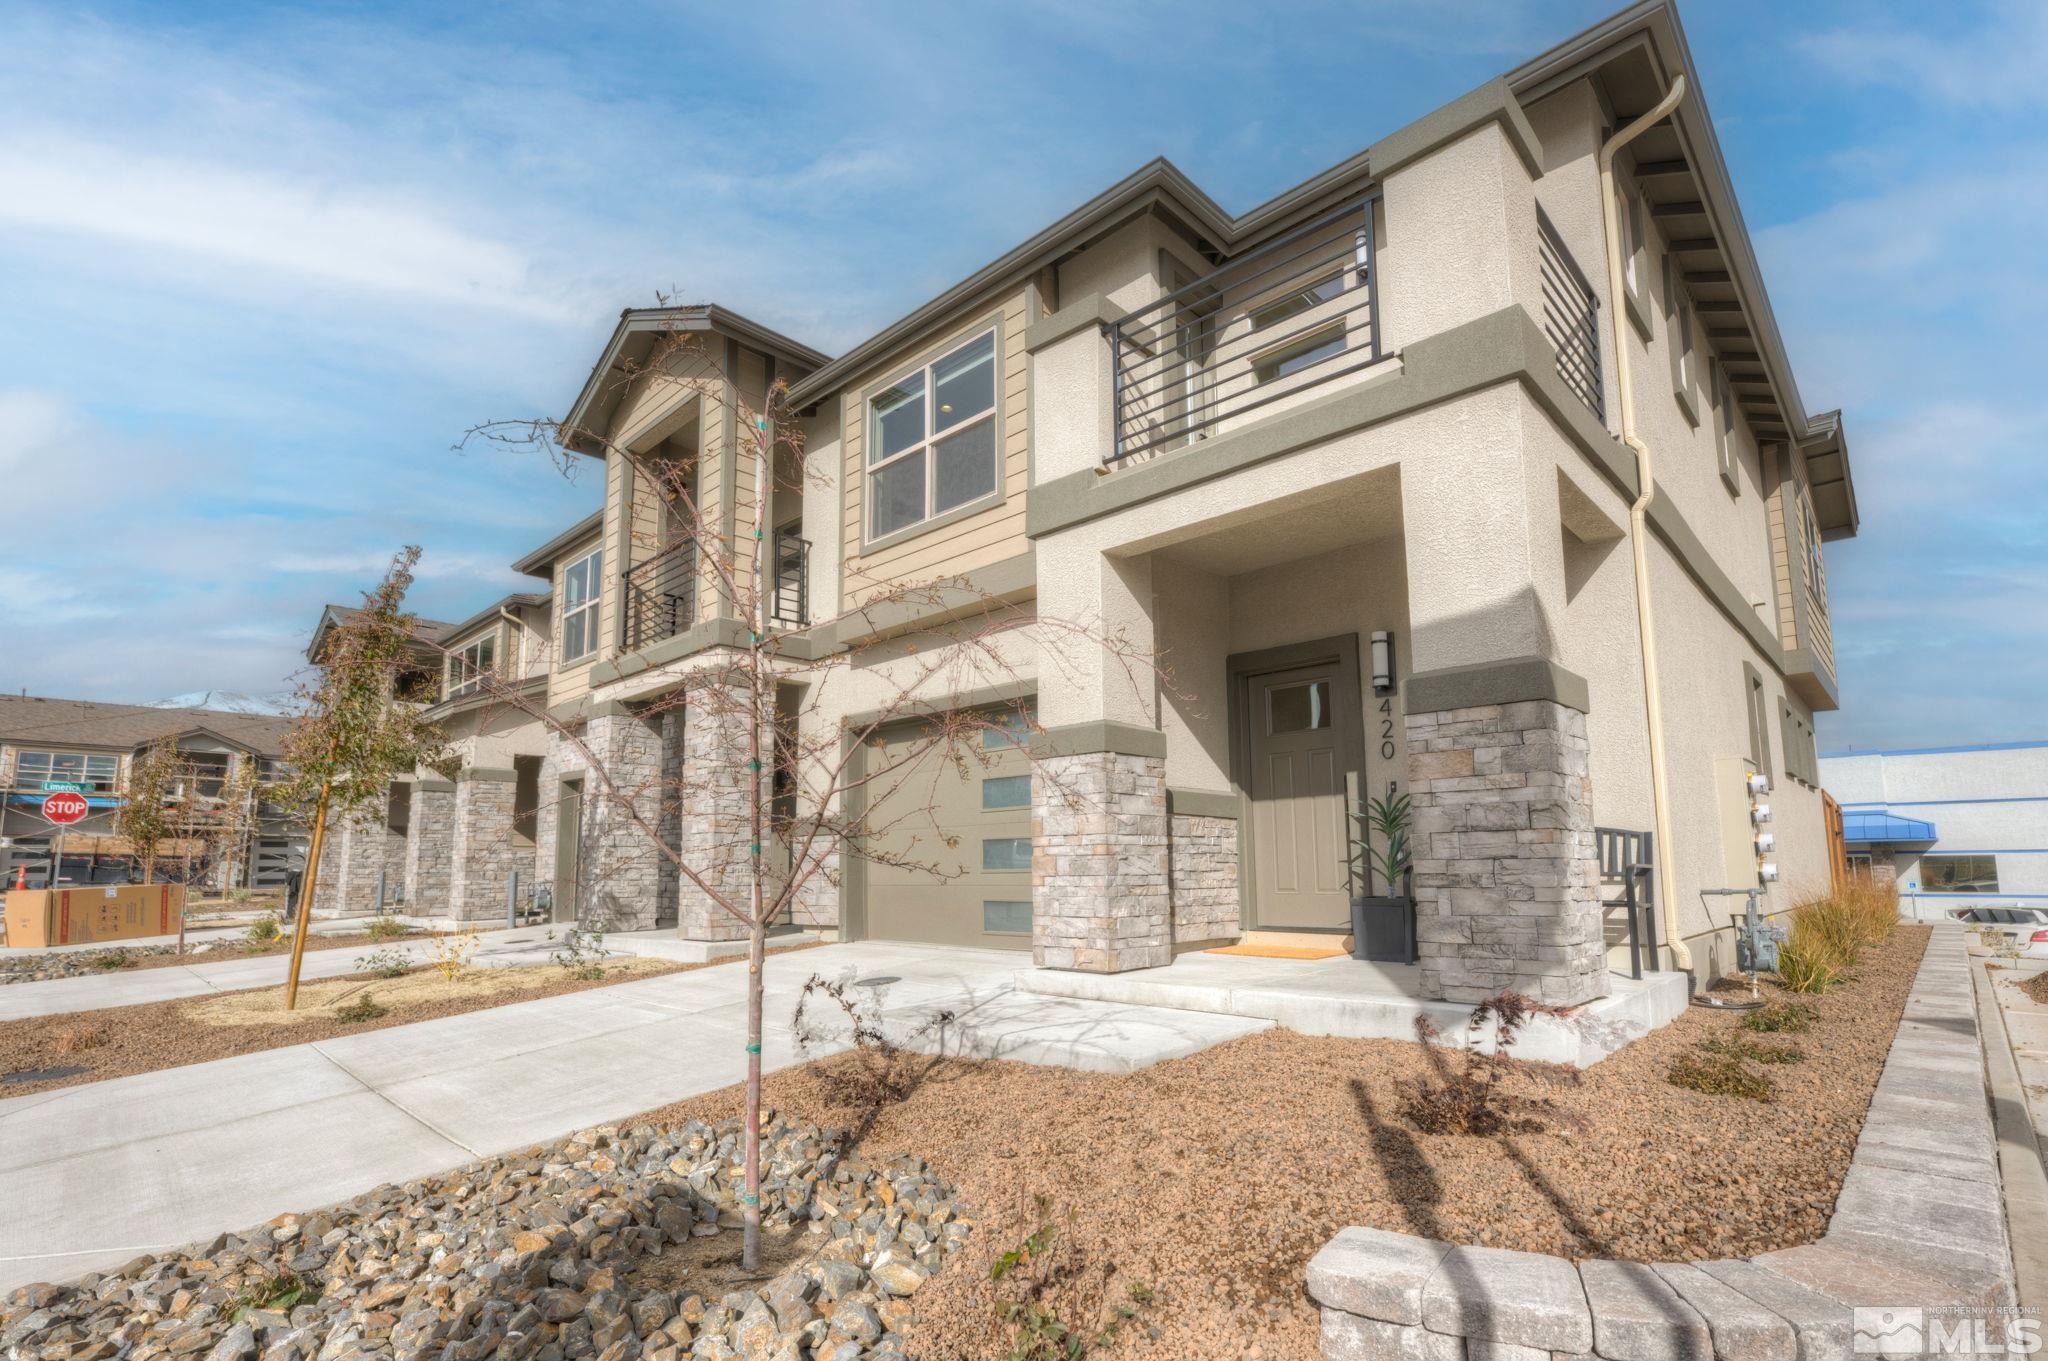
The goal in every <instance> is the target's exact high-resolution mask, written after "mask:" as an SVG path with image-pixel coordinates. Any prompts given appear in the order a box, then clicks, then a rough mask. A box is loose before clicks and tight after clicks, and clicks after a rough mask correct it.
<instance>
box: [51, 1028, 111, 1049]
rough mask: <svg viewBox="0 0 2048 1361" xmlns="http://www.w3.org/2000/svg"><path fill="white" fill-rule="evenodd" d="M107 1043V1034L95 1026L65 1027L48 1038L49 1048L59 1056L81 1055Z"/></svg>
mask: <svg viewBox="0 0 2048 1361" xmlns="http://www.w3.org/2000/svg"><path fill="white" fill-rule="evenodd" d="M106 1042H107V1032H106V1031H105V1030H103V1029H101V1028H100V1027H99V1026H96V1025H67V1026H65V1027H64V1028H63V1029H62V1030H59V1031H58V1032H57V1033H56V1034H55V1035H53V1036H52V1037H51V1038H50V1047H51V1048H52V1049H54V1050H56V1051H57V1052H58V1053H60V1054H83V1053H86V1052H88V1051H89V1050H93V1049H98V1048H100V1047H101V1046H103V1045H104V1044H106Z"/></svg>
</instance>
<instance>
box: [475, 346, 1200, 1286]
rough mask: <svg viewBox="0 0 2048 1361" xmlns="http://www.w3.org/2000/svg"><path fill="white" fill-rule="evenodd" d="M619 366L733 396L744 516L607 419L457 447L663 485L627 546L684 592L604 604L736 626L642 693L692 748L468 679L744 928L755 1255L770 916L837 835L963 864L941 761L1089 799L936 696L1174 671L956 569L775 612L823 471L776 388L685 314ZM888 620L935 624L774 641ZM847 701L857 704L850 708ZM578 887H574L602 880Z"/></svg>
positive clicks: (942, 864) (1111, 636) (981, 721)
mask: <svg viewBox="0 0 2048 1361" xmlns="http://www.w3.org/2000/svg"><path fill="white" fill-rule="evenodd" d="M615 381H617V382H618V383H619V384H620V385H621V386H622V387H625V386H633V387H634V389H635V390H636V391H640V390H644V389H645V388H647V387H661V386H666V387H668V388H670V389H672V390H673V391H672V393H671V395H673V396H676V397H678V398H681V397H686V396H695V397H696V398H697V399H698V400H699V401H700V402H701V403H703V405H702V406H701V407H700V411H702V412H707V413H718V415H717V416H712V415H705V416H703V417H701V420H702V423H703V424H704V425H706V426H709V425H711V424H712V423H713V421H714V420H715V419H722V415H723V411H722V408H723V406H724V404H726V403H733V404H734V405H736V406H737V407H738V408H739V409H738V410H737V411H736V412H735V413H734V415H735V419H734V420H733V421H732V422H731V423H730V424H729V425H727V426H726V428H727V429H731V430H734V431H736V432H737V434H738V437H739V438H740V440H741V448H740V451H739V452H740V458H739V459H738V460H736V461H735V463H734V464H733V465H732V466H734V467H735V469H736V471H738V472H739V473H740V479H739V481H740V483H741V485H740V486H739V487H737V488H733V487H728V488H726V489H725V491H724V492H723V493H722V494H723V495H724V496H738V497H739V508H740V509H741V510H743V511H745V512H746V513H745V515H744V517H743V518H742V517H741V516H738V515H735V516H733V520H732V522H733V523H735V524H737V525H739V526H742V528H741V529H740V531H739V533H737V534H728V533H727V531H726V529H725V523H726V521H725V515H723V514H717V513H711V512H710V511H709V510H708V509H707V507H705V506H704V505H702V504H700V503H699V500H698V497H697V494H696V479H695V478H694V476H693V469H692V467H691V466H690V464H689V463H688V462H687V461H686V460H679V459H676V458H672V457H664V456H660V455H658V454H651V453H649V452H646V451H644V450H636V449H633V448H630V447H628V446H626V445H624V444H618V443H614V442H612V441H611V440H610V439H609V438H608V437H607V436H606V435H605V434H604V432H601V431H593V430H590V429H583V428H578V429H571V428H569V427H567V426H566V425H564V424H563V423H561V422H557V421H550V420H523V421H497V422H489V423H486V424H484V425H480V426H477V427H475V428H474V429H472V430H471V431H470V432H469V434H468V436H466V437H465V443H467V442H468V441H469V440H479V441H486V442H496V443H502V444H511V445H525V446H538V447H540V448H542V449H544V450H546V451H547V452H548V453H549V454H550V455H551V456H553V457H555V458H556V460H557V462H558V463H559V464H561V465H563V466H567V465H568V463H569V462H570V457H569V455H568V454H567V452H566V451H567V450H568V449H569V448H571V447H575V448H578V449H584V450H591V449H598V450H602V452H603V453H604V455H605V457H606V458H608V459H619V460H622V461H623V462H624V463H625V464H626V465H627V467H628V469H629V472H628V476H629V477H630V478H631V479H633V482H632V485H634V486H635V487H636V488H637V489H644V491H645V492H647V493H649V494H651V495H652V496H653V497H655V498H658V500H659V503H660V514H659V516H658V517H657V518H658V520H659V528H658V529H654V530H647V529H642V530H641V531H639V532H638V533H636V534H635V540H636V543H635V546H636V548H638V549H639V550H641V552H640V556H641V558H642V561H643V562H652V561H655V560H658V559H666V560H671V561H672V562H675V563H680V564H682V566H681V567H679V568H677V573H678V579H687V580H688V581H690V582H693V583H696V584H695V585H693V586H690V587H688V588H686V593H687V599H684V598H683V596H684V594H685V592H671V593H670V594H668V595H666V596H664V597H662V598H661V599H658V600H652V599H638V598H635V597H634V596H633V595H632V594H631V593H630V591H629V592H628V594H627V595H625V596H624V597H623V598H622V600H621V605H620V608H621V610H622V611H624V612H626V614H627V615H628V619H629V627H628V632H629V634H630V633H631V632H632V629H631V627H630V625H631V621H633V620H636V619H640V618H643V617H644V616H643V615H642V614H639V613H636V612H639V611H648V610H661V611H666V612H668V615H671V616H672V615H678V614H679V617H667V616H664V620H663V624H662V625H661V627H663V628H665V630H666V632H668V633H678V632H681V631H682V630H683V629H684V628H687V627H688V626H689V625H690V624H693V623H695V622H697V621H698V619H699V617H700V616H701V615H702V614H703V613H704V611H702V610H700V609H699V608H698V604H699V601H700V600H702V599H703V598H704V592H705V591H707V590H708V591H709V592H710V593H711V597H712V609H713V611H715V614H716V615H717V616H722V617H724V618H727V619H731V620H734V621H736V622H737V623H738V624H739V625H740V629H739V632H738V633H737V634H736V635H735V641H734V642H732V643H730V644H723V645H718V646H714V647H710V648H707V649H705V650H703V651H701V652H698V653H695V654H693V655H691V656H689V657H687V658H685V659H683V660H682V662H681V663H679V664H678V667H677V673H676V675H675V680H676V682H677V683H676V684H675V685H674V686H673V688H671V689H669V690H667V691H666V692H665V693H662V694H660V695H658V696H657V697H654V698H652V699H650V700H648V701H646V702H645V704H644V705H643V706H642V707H641V708H640V709H639V710H638V717H639V719H640V720H641V721H643V722H645V723H647V724H649V725H653V726H657V727H659V728H660V729H661V730H662V731H664V732H667V733H672V732H673V729H672V728H670V727H668V726H666V725H669V724H670V723H671V722H672V721H683V722H687V723H688V724H690V725H693V732H692V734H691V736H690V738H689V745H688V748H687V753H688V757H687V759H686V760H683V761H680V762H676V763H674V767H679V770H678V769H676V768H673V767H669V766H667V765H665V766H664V769H663V773H661V774H660V775H658V776H656V777H653V778H649V777H647V776H646V775H645V774H644V773H643V772H642V770H640V769H633V770H628V769H623V768H621V766H620V763H619V762H617V761H615V760H613V759H612V756H611V753H609V752H607V751H601V750H597V749H596V748H595V747H594V745H593V743H592V742H591V741H590V739H589V735H588V734H587V733H586V732H585V731H583V730H580V729H579V728H577V727H574V726H571V725H568V724H565V723H563V722H561V721H560V720H558V719H556V718H554V717H552V716H550V715H549V714H548V712H547V710H546V709H545V707H544V706H542V705H540V704H537V703H535V702H534V701H533V700H532V699H530V698H528V697H526V696H525V695H523V694H522V693H521V692H520V691H519V690H518V689H517V688H516V686H515V685H513V684H512V683H510V682H508V680H507V679H505V678H503V677H499V676H487V677H486V678H485V679H484V687H485V688H486V689H487V691H488V692H489V693H491V695H492V696H493V698H494V701H495V702H497V703H500V704H503V705H506V706H509V707H515V708H518V709H520V710H522V711H523V712H525V713H526V714H528V715H529V716H530V717H532V718H533V719H535V720H536V721H539V722H541V723H543V724H545V725H546V726H547V727H548V728H549V730H550V731H551V732H552V733H553V734H554V735H555V736H556V738H557V739H558V743H559V745H560V746H561V747H564V748H566V749H567V750H568V751H569V752H572V753H573V754H574V759H575V760H578V761H580V762H581V763H582V765H583V769H584V775H585V781H586V788H585V792H584V796H583V798H584V803H585V816H586V819H589V818H591V817H592V816H593V815H598V816H602V817H604V818H606V819H608V820H611V821H614V822H623V823H624V824H626V825H627V826H630V827H631V828H632V829H633V830H634V831H635V832H637V833H638V838H637V841H638V844H641V845H643V846H644V847H645V853H646V854H648V855H650V856H652V857H653V858H654V860H655V863H656V864H657V865H658V866H659V872H660V873H662V874H672V875H674V876H676V877H677V879H678V880H679V882H680V885H681V891H682V892H683V893H684V894H685V895H689V896H690V897H691V899H692V906H693V907H694V906H696V905H698V904H699V903H701V904H702V905H704V906H705V907H706V908H708V910H709V913H710V914H711V915H712V916H715V917H720V918H723V919H724V920H726V921H729V922H731V923H732V924H733V927H734V929H736V930H739V931H743V932H744V934H745V938H746V942H747V1027H746V1116H745V1125H744V1131H743V1140H744V1160H745V1192H744V1195H743V1197H742V1203H743V1206H744V1209H745V1215H746V1229H745V1245H744V1250H743V1256H744V1261H745V1262H746V1263H747V1264H748V1265H750V1266H751V1265H753V1264H755V1263H757V1262H758V1260H759V1239H760V1228H761V1219H762V1214H761V1205H760V1190H761V1164H760V1126H761V1115H762V1109H761V1106H762V1102H761V1072H762V1067H761V1046H762V1039H763V1033H764V1027H763V1022H762V998H763V990H764V988H763V985H764V975H763V970H764V961H765V959H766V955H767V943H768V934H769V930H770V928H771V927H772V926H774V925H775V924H777V923H778V922H783V921H788V920H790V919H792V918H793V917H794V916H795V915H796V914H797V912H798V911H799V909H801V908H802V907H803V906H804V904H805V903H806V901H807V894H809V893H811V892H815V891H816V890H817V889H818V888H819V887H820V886H823V885H831V886H834V887H836V885H837V883H838V859H839V854H840V851H841V849H842V848H858V853H859V854H860V855H861V857H862V858H863V859H864V860H865V861H866V862H867V863H869V864H870V865H884V866H895V867H899V868H904V869H908V870H912V871H914V872H916V873H919V874H924V875H929V876H932V877H934V878H936V879H945V878H949V877H953V876H956V875H958V874H960V873H961V872H962V871H963V868H964V867H963V866H961V865H960V864H959V863H957V862H952V863H949V858H950V857H951V856H952V855H953V854H954V853H957V852H958V850H959V844H958V839H957V838H954V837H952V836H951V835H950V834H949V833H947V832H945V831H944V829H943V828H942V827H941V825H940V822H939V818H938V808H937V803H936V799H935V797H934V796H933V795H932V794H931V793H930V792H928V790H929V786H930V782H932V781H933V780H935V779H938V778H944V776H945V775H946V774H947V773H950V774H952V775H955V776H959V777H964V776H966V775H967V774H969V773H971V772H972V771H974V770H976V769H984V770H985V769H988V768H990V767H991V766H992V765H993V764H994V763H995V762H997V761H1002V760H1009V761H1017V760H1022V761H1025V762H1028V763H1029V768H1030V769H1031V772H1032V776H1033V779H1034V781H1035V782H1037V783H1038V784H1039V786H1040V788H1041V789H1042V790H1044V791H1046V793H1047V795H1049V796H1050V797H1052V798H1058V799H1064V800H1067V801H1069V802H1078V801H1079V800H1081V799H1083V798H1084V797H1086V796H1085V795H1083V794H1082V793H1081V792H1080V791H1078V790H1076V789H1072V788H1068V787H1067V786H1066V783H1065V782H1063V781H1062V780H1061V779H1060V778H1059V777H1058V776H1057V775H1056V774H1053V773H1051V772H1048V771H1047V770H1046V769H1045V768H1044V767H1043V766H1041V765H1039V764H1038V763H1037V762H1036V761H1035V760H1033V759H1032V758H1031V756H1030V754H1029V750H1028V741H1027V739H1028V734H1029V732H1030V731H1031V730H1032V728H1033V727H1034V726H1035V725H1034V721H1033V717H1032V710H1031V706H1030V703H1029V701H1028V699H1019V700H1014V701H1010V702H1007V703H1005V702H997V703H993V704H988V705H980V706H977V707H971V708H969V707H959V706H957V705H956V703H955V701H953V700H952V699H951V698H950V697H953V696H959V695H963V694H969V693H980V694H988V693H992V692H993V693H1007V694H1016V695H1028V694H1029V693H1030V691H1031V690H1032V688H1033V686H1034V684H1035V685H1040V686H1042V685H1047V684H1056V683H1059V680H1060V678H1061V674H1062V671H1063V668H1064V667H1065V665H1066V661H1065V658H1066V657H1067V656H1069V655H1070V654H1072V653H1073V652H1074V651H1075V650H1076V649H1080V648H1087V649H1092V650H1096V651H1101V652H1106V653H1107V654H1108V655H1109V656H1110V657H1111V658H1112V659H1114V661H1113V664H1116V665H1121V666H1122V667H1123V669H1124V670H1125V672H1126V674H1127V676H1128V678H1129V680H1130V682H1131V684H1133V685H1134V686H1141V687H1143V688H1144V689H1145V690H1146V691H1147V692H1148V693H1149V692H1150V691H1151V690H1152V689H1153V688H1154V687H1156V686H1159V685H1161V683H1162V680H1164V683H1165V684H1166V685H1168V686H1169V687H1170V684H1171V682H1170V678H1165V677H1163V673H1162V672H1161V671H1160V670H1159V668H1158V667H1157V666H1156V664H1155V661H1154V659H1153V658H1152V657H1151V656H1150V655H1149V654H1147V653H1144V652H1142V651H1141V650H1140V649H1138V648H1136V647H1134V646H1132V645H1130V644H1129V642H1128V641H1127V640H1126V639H1125V638H1124V636H1123V635H1122V634H1121V633H1120V632H1105V631H1103V630H1100V629H1097V628H1092V627H1090V626H1089V625H1087V624H1085V623H1075V622H1068V621H1059V620H1050V619H1047V618H1045V617H1043V616H1040V615H1036V614H1034V613H1033V612H1032V611H1031V610H1029V609H1028V608H1025V607H1019V606H1017V605H1013V604H1010V603H1006V602H1003V601H1000V600H996V599H993V598H990V597H988V596H986V595H983V594H981V593H979V592H977V591H976V590H974V589H973V588H972V587H971V586H970V585H969V584H968V583H967V582H966V581H964V580H962V579H960V578H957V577H948V578H939V579H935V580H924V581H916V582H904V581H900V580H894V581H869V580H854V579H849V580H848V581H847V582H846V583H845V594H846V596H847V598H848V599H853V600H858V603H857V604H855V605H853V606H852V607H850V608H848V609H847V610H845V611H844V613H843V614H842V615H841V616H840V617H839V619H838V620H835V619H832V618H825V619H817V618H813V619H810V620H791V619H786V618H781V617H778V614H777V609H776V606H777V600H778V581H777V579H776V576H777V570H778V563H777V562H776V561H775V560H774V553H773V551H772V548H771V537H770V533H771V530H772V528H773V523H772V521H771V519H770V515H771V511H772V505H773V499H774V492H775V490H776V489H777V488H781V489H784V490H787V491H798V490H801V488H802V487H803V486H804V485H805V483H806V482H807V481H808V480H810V479H811V478H812V477H814V476H816V475H818V474H817V473H816V472H815V471H814V470H812V469H810V467H809V465H808V461H807V458H806V451H805V448H804V440H803V434H802V430H801V428H800V426H799V424H798V422H797V419H796V413H795V412H793V411H792V410H790V409H789V406H788V402H787V396H788V387H787V384H786V383H785V382H782V381H777V382H775V383H773V384H772V385H770V386H769V387H768V389H767V390H766V392H764V393H762V394H761V395H760V397H759V398H758V400H756V399H752V398H746V397H742V396H740V395H739V391H738V388H737V385H736V384H734V383H730V382H728V381H727V376H726V375H725V374H724V373H723V371H722V370H720V369H719V367H718V366H717V365H715V364H713V363H712V362H711V361H710V360H709V358H708V357H707V356H706V355H705V353H704V350H703V347H702V346H701V344H700V343H699V342H698V340H697V338H696V336H695V335H694V334H690V333H684V332H681V331H677V332H674V333H671V334H668V335H666V336H664V337H663V338H662V339H661V340H660V341H659V342H658V343H657V344H656V345H655V347H654V349H653V351H652V353H651V354H650V355H649V356H648V358H646V359H645V360H643V361H641V362H639V363H638V364H634V365H629V366H626V367H625V368H624V369H623V370H622V371H621V372H620V373H619V374H618V375H617V376H616V378H615ZM749 488H750V490H749ZM635 494H636V495H638V494H640V492H639V491H638V490H636V493H635ZM727 513H730V512H727ZM643 523H644V522H643ZM616 566H618V567H625V566H626V564H617V565H616ZM621 575H622V574H620V573H615V577H618V576H621ZM892 616H893V617H898V618H902V617H911V618H923V619H937V620H939V621H940V622H936V623H930V624H922V625H917V626H914V627H912V628H910V629H909V630H908V631H907V632H906V631H897V632H894V633H892V634H891V635H890V637H889V639H888V642H887V643H886V644H882V645H879V646H876V647H872V648H863V649H860V650H857V651H844V650H840V651H832V652H823V653H820V652H819V651H818V650H816V649H813V648H809V647H805V648H798V647H794V646H790V645H789V644H790V642H791V638H792V635H794V634H796V633H799V632H801V631H803V630H804V629H805V628H806V626H807V625H808V627H809V629H810V631H811V633H812V635H813V636H815V635H816V634H818V633H823V632H825V631H827V630H828V629H830V628H831V626H832V625H834V624H835V623H838V622H841V621H844V622H845V624H846V625H847V627H846V629H845V630H843V631H844V632H848V633H856V634H867V633H872V632H874V631H875V626H874V621H875V620H878V619H882V618H887V617H892ZM856 708H857V709H858V711H859V713H858V717H849V716H848V715H849V712H850V711H851V710H854V709H856ZM885 730H889V736H888V739H887V741H886V742H885V740H884V733H885ZM906 730H907V731H908V733H909V736H908V737H905V736H904V735H903V734H904V733H905V732H906ZM1006 768H1007V767H1006ZM735 777H737V778H735ZM736 803H737V804H742V805H743V807H735V804H736ZM714 814H715V817H714ZM707 828H709V831H708V833H707V830H706V829H707ZM684 829H690V830H687V831H685V830H684ZM580 863H581V864H582V868H583V871H584V872H585V873H586V874H587V875H589V876H590V878H591V883H590V888H591V889H593V890H601V889H603V888H604V887H605V884H604V882H603V876H605V875H607V874H611V875H616V874H617V870H618V866H617V865H605V864H591V863H588V861H584V862H580ZM581 896H582V898H583V899H584V900H585V902H586V903H588V902H589V901H590V900H592V899H594V898H595V897H597V896H598V895H597V894H596V893H594V892H586V893H584V894H582V895H581ZM589 910H591V909H589V908H588V907H586V911H589ZM611 924H613V923H605V922H600V925H611Z"/></svg>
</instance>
